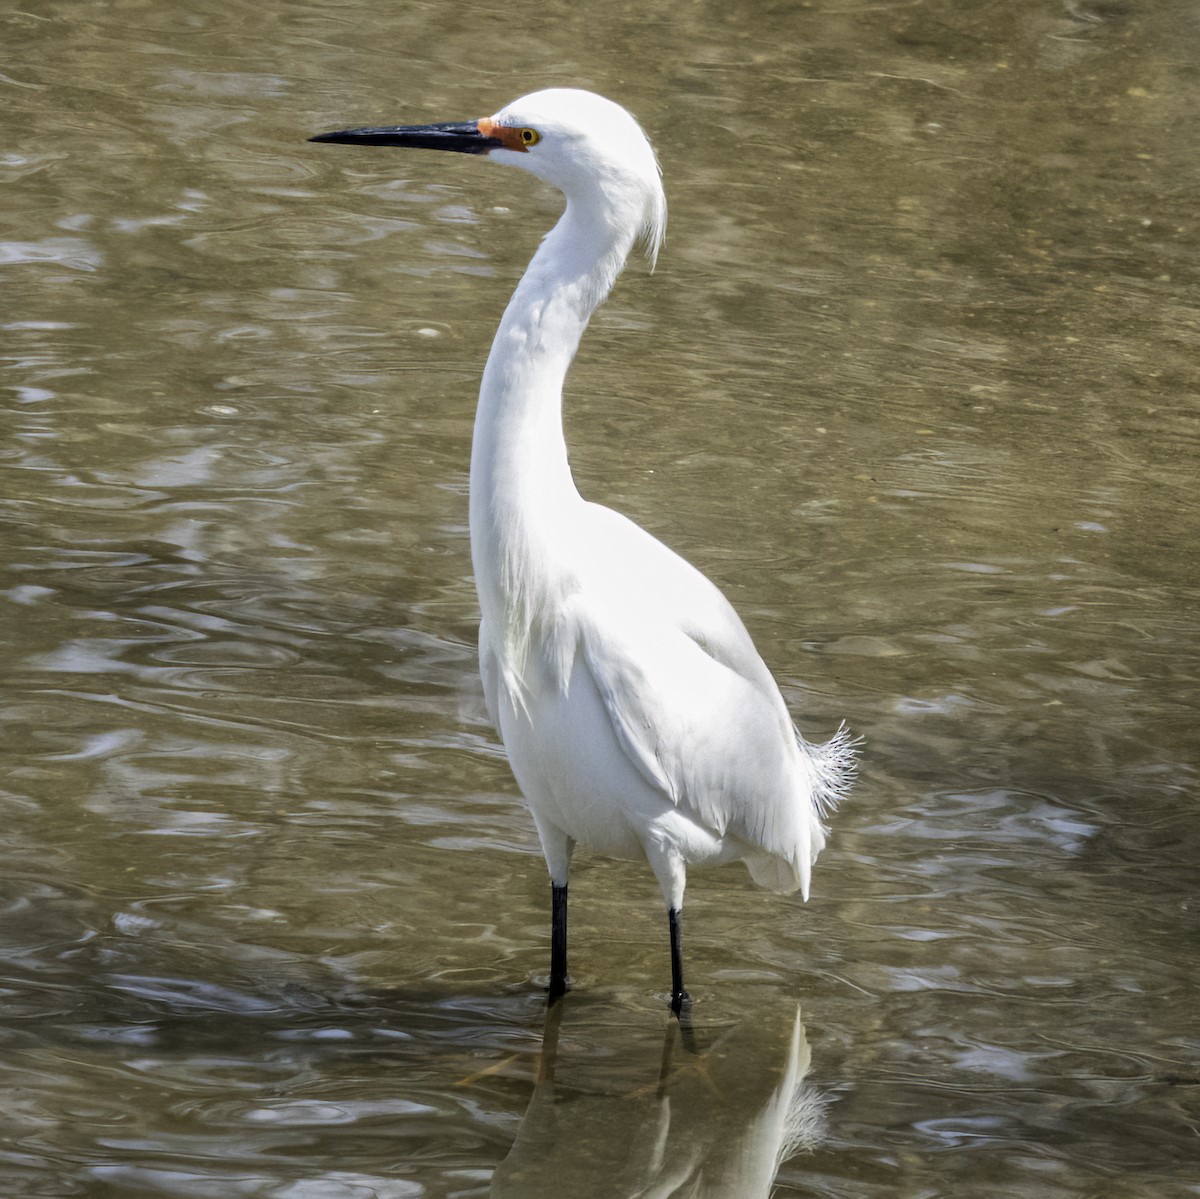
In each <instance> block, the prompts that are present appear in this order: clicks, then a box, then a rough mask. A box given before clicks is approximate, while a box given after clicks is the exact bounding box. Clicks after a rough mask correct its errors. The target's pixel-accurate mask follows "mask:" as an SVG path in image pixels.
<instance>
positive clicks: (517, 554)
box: [471, 200, 632, 674]
mask: <svg viewBox="0 0 1200 1199" xmlns="http://www.w3.org/2000/svg"><path fill="white" fill-rule="evenodd" d="M605 216H606V214H605V213H603V212H602V211H598V210H597V209H595V208H592V209H591V210H589V207H588V206H586V205H583V204H579V203H577V202H576V201H574V200H571V201H569V202H568V204H567V209H566V211H565V212H564V213H563V215H562V218H561V219H560V220H559V222H558V224H557V225H555V227H554V228H553V229H552V230H551V232H550V233H549V235H548V236H547V237H546V239H545V240H544V241H543V242H542V245H541V247H540V248H539V249H538V252H537V253H536V254H535V255H534V257H533V261H532V262H531V263H530V264H529V268H528V270H527V271H526V272H525V275H524V277H523V278H522V280H521V282H520V284H519V285H518V286H517V290H516V291H515V292H514V293H513V297H512V299H511V300H510V301H509V304H508V307H507V309H506V310H505V312H504V317H503V319H502V320H501V322H500V328H499V330H498V331H497V333H496V338H495V341H494V342H493V343H492V350H491V354H490V355H489V356H488V361H487V367H486V368H485V370H484V373H483V383H482V385H481V387H480V392H479V409H478V412H477V414H476V417H475V436H474V442H473V446H472V451H471V558H472V562H473V564H474V568H475V581H476V586H477V587H478V590H479V603H480V606H481V608H482V611H483V617H484V619H485V621H486V622H487V624H488V626H489V628H490V629H491V633H492V638H493V642H494V644H495V645H496V647H497V649H498V651H499V652H500V654H501V657H502V658H505V659H507V667H506V668H507V669H512V670H515V671H516V672H517V673H518V674H520V673H521V672H522V660H523V658H524V653H525V648H526V646H527V644H528V634H529V631H530V629H531V628H532V627H533V626H534V625H535V624H536V623H537V622H538V620H539V619H540V618H541V617H542V616H543V615H544V614H545V613H547V612H551V611H554V610H557V605H556V604H555V603H554V600H555V599H556V598H558V597H563V596H565V595H566V594H568V593H569V592H570V591H571V590H572V589H573V586H574V580H573V578H572V577H571V567H570V563H571V562H572V560H573V554H572V547H573V544H574V542H573V530H574V529H575V528H576V527H577V522H578V517H579V512H580V509H581V507H582V505H583V502H584V501H583V500H582V499H581V498H580V495H579V492H578V491H577V490H576V489H575V482H574V480H573V479H572V477H571V469H570V466H569V465H568V463H567V447H566V442H565V441H564V439H563V429H562V386H563V380H564V378H565V377H566V373H567V368H568V367H569V366H570V364H571V360H572V359H573V358H574V356H575V351H576V348H577V347H578V345H579V338H580V336H581V335H582V333H583V331H584V329H585V328H586V327H587V323H588V319H589V318H590V317H591V315H592V313H593V312H594V311H595V309H596V307H597V305H598V304H600V302H601V301H602V300H603V299H604V297H605V296H606V295H607V294H608V292H609V290H610V289H611V288H612V285H613V283H614V281H615V280H616V277H617V275H618V274H619V273H620V270H621V267H622V266H623V265H624V263H625V259H626V257H627V256H628V253H629V249H630V245H631V243H632V233H631V232H629V231H628V229H629V226H628V225H624V223H623V222H622V223H617V222H614V221H612V220H611V219H608V220H606V219H605ZM622 225H624V227H622Z"/></svg>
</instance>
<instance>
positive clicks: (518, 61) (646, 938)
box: [0, 0, 1200, 1199]
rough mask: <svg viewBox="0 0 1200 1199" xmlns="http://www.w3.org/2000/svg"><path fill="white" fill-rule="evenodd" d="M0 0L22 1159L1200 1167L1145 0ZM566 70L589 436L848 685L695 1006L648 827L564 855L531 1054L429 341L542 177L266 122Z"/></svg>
mask: <svg viewBox="0 0 1200 1199" xmlns="http://www.w3.org/2000/svg"><path fill="white" fill-rule="evenodd" d="M377 7H384V8H386V7H387V6H377ZM0 31H2V35H3V39H4V43H5V45H6V46H7V47H8V49H9V55H8V64H9V65H8V66H7V67H6V68H5V69H4V77H3V79H2V80H0V86H2V87H3V89H4V100H5V111H6V112H7V113H8V120H7V122H6V128H7V129H8V134H9V135H8V137H7V139H6V143H5V146H4V149H3V152H2V154H0V180H2V182H3V195H4V203H3V205H2V206H0V264H3V266H4V274H5V288H4V295H5V300H6V302H5V305H4V310H3V314H2V316H0V330H2V336H0V368H2V373H0V387H2V388H3V412H4V420H5V428H6V433H5V436H4V439H3V442H2V443H0V454H2V455H3V458H2V466H3V480H4V481H3V490H2V492H0V495H2V502H0V503H2V506H0V520H2V522H3V523H0V548H2V550H3V553H2V554H0V560H2V566H3V572H4V574H3V578H2V579H0V610H2V612H3V615H2V616H0V720H2V721H3V741H2V742H0V746H2V749H3V752H4V758H5V760H4V773H3V779H2V781H0V797H2V799H0V802H2V805H3V806H2V809H0V810H2V813H3V816H2V823H0V858H2V867H0V899H2V910H3V913H4V918H3V920H2V921H0V988H2V991H0V993H2V995H3V1002H2V1006H0V1043H2V1045H3V1052H2V1053H0V1087H2V1093H3V1094H4V1095H5V1096H6V1099H5V1102H4V1103H3V1104H2V1105H0V1127H3V1130H4V1131H3V1136H2V1137H0V1193H3V1194H5V1195H8V1194H11V1195H14V1196H17V1195H20V1196H44V1197H49V1196H100V1197H104V1196H128V1195H161V1196H204V1197H207V1196H213V1197H220V1199H224V1197H226V1196H232V1195H247V1196H265V1197H272V1199H366V1197H371V1196H374V1197H378V1199H409V1197H410V1196H464V1197H466V1196H486V1195H489V1194H490V1195H504V1196H508V1195H527V1196H533V1197H536V1196H539V1195H542V1194H549V1193H556V1192H555V1188H556V1187H559V1188H561V1186H562V1184H563V1183H564V1181H569V1183H570V1189H571V1190H572V1191H573V1192H574V1193H576V1194H589V1193H594V1194H596V1195H606V1196H611V1195H614V1194H635V1193H641V1192H640V1191H638V1190H637V1188H638V1187H646V1186H649V1185H651V1180H654V1185H657V1186H658V1187H659V1188H660V1190H659V1191H658V1192H655V1193H662V1194H689V1195H690V1194H706V1195H709V1194H711V1195H713V1196H728V1197H730V1199H732V1197H734V1196H736V1197H738V1199H741V1197H742V1196H746V1195H753V1194H764V1195H765V1194H766V1193H768V1188H769V1186H770V1177H771V1175H773V1174H774V1175H776V1180H775V1184H774V1191H773V1192H772V1193H774V1194H776V1195H779V1196H813V1197H816V1196H821V1197H827V1196H855V1197H858V1196H875V1195H879V1196H884V1195H886V1196H888V1197H889V1199H891V1197H893V1196H904V1197H910V1196H911V1197H917V1196H933V1195H943V1194H967V1195H987V1196H1005V1197H1008V1196H1029V1197H1037V1199H1042V1197H1047V1199H1060V1197H1062V1199H1066V1197H1072V1199H1075V1197H1078V1199H1084V1197H1088V1199H1091V1197H1098V1196H1103V1197H1105V1199H1107V1197H1110V1196H1112V1197H1118V1199H1135V1197H1136V1199H1141V1197H1143V1196H1144V1197H1147V1199H1149V1197H1154V1199H1158V1197H1161V1196H1167V1197H1171V1196H1176V1195H1186V1194H1196V1193H1200V1165H1198V1164H1197V1163H1198V1162H1200V1140H1198V1138H1197V1129H1198V1128H1200V1061H1198V1060H1197V1058H1198V1052H1197V1034H1198V1031H1200V1030H1198V1027H1197V1024H1198V1020H1197V1016H1196V1010H1197V1005H1196V997H1195V994H1196V983H1197V969H1196V961H1197V957H1196V953H1197V916H1196V903H1197V901H1196V893H1197V886H1196V879H1197V860H1198V856H1200V836H1198V834H1197V831H1196V829H1197V827H1198V826H1197V822H1196V820H1195V805H1196V800H1195V790H1196V773H1197V769H1196V767H1197V744H1198V741H1200V737H1198V735H1197V718H1196V713H1197V701H1198V699H1200V650H1198V649H1197V641H1196V626H1197V610H1198V607H1200V571H1198V570H1197V566H1198V554H1197V550H1196V546H1197V544H1198V543H1200V516H1198V515H1197V507H1196V503H1195V491H1196V483H1195V478H1196V465H1195V464H1196V451H1197V448H1198V447H1200V407H1198V405H1197V400H1196V394H1197V383H1198V381H1200V367H1198V366H1197V361H1198V352H1200V301H1198V300H1197V295H1198V294H1200V293H1198V292H1197V284H1198V282H1200V225H1198V224H1197V220H1196V212H1195V195H1196V186H1197V182H1198V178H1197V175H1198V170H1197V166H1196V163H1197V162H1198V161H1200V133H1198V132H1197V126H1196V123H1195V120H1194V114H1195V112H1196V110H1197V105H1198V103H1200V82H1198V80H1197V75H1196V72H1195V68H1194V63H1195V61H1196V58H1197V53H1200V18H1198V17H1197V16H1196V13H1195V11H1194V10H1193V8H1192V7H1191V6H1190V5H1185V4H1182V3H1179V2H1177V0H1163V2H1162V3H1160V4H1158V5H1156V6H1153V10H1152V11H1146V10H1145V9H1143V7H1141V6H1134V5H1129V4H1124V3H1121V2H1119V0H1098V2H1096V3H1091V4H1087V5H1079V4H1074V3H1061V2H1052V0H1036V2H1035V0H1015V2H1013V3H1010V4H1008V5H1004V6H999V5H985V4H979V3H961V2H960V3H951V2H950V0H940V2H937V0H929V2H925V3H922V2H908V3H897V4H887V3H885V4H880V5H860V4H848V3H834V2H826V0H817V2H816V3H812V4H802V5H774V4H766V3H759V4H754V5H744V6H740V7H730V6H728V5H716V4H699V3H698V4H690V5H688V4H685V5H682V6H680V5H679V4H672V5H666V4H657V5H656V4H650V5H646V4H641V5H638V6H636V7H631V6H622V5H617V4H609V5H598V4H597V5H573V6H567V5H555V4H551V5H546V4H544V3H543V4H540V5H528V4H523V3H521V2H520V0H518V2H517V3H516V4H515V5H514V4H510V5H509V6H507V7H506V9H505V10H504V11H503V12H497V11H496V10H495V9H485V8H478V7H474V6H467V5H436V6H422V7H418V6H395V10H394V11H392V10H389V11H384V12H380V11H372V12H368V11H366V10H364V9H362V8H360V7H354V6H346V5H344V4H339V3H333V2H332V0H326V2H320V3H282V4H276V5H271V6H264V5H253V6H252V5H250V4H247V3H245V2H244V0H220V2H218V3H214V4H210V5H206V6H204V7H203V11H192V10H190V9H188V8H180V7H179V6H173V5H167V4H164V3H161V0H142V2H139V0H128V2H126V3H123V4H121V5H119V6H81V5H78V4H70V5H68V4H63V3H40V2H34V3H25V4H22V5H21V6H20V7H19V8H18V9H16V10H10V12H9V13H8V14H7V15H5V16H4V17H3V18H0ZM547 84H576V85H582V86H588V87H592V88H595V89H596V90H599V91H603V92H605V93H607V94H610V95H612V96H614V97H615V98H617V99H619V100H621V101H622V102H624V103H626V104H627V105H628V106H629V107H630V108H631V109H632V110H633V111H635V112H636V113H637V114H638V116H639V117H640V119H641V120H642V121H643V123H644V124H645V126H646V127H647V129H648V130H649V132H650V134H651V136H652V138H653V139H654V141H655V143H656V145H657V147H658V149H659V152H660V157H661V159H662V163H663V167H664V172H665V178H666V183H667V189H668V196H669V199H670V202H671V205H672V211H671V224H670V230H669V235H668V241H667V245H666V248H665V250H664V252H663V255H662V257H661V259H660V263H659V268H658V270H657V272H656V273H655V274H654V275H653V276H651V275H649V274H648V273H647V272H646V270H645V268H644V266H642V265H641V264H635V265H633V266H631V268H630V271H629V272H628V274H627V276H626V277H625V278H624V279H623V280H622V282H621V284H620V286H619V287H618V290H617V293H616V295H615V296H614V298H613V300H612V302H611V303H610V304H609V306H608V307H607V308H605V309H604V310H603V311H602V312H601V313H600V314H599V316H598V317H597V318H596V320H595V321H594V322H593V326H592V328H591V330H590V331H589V334H588V336H587V338H586V339H585V343H584V347H583V350H582V353H581V358H580V361H579V362H578V364H577V366H576V369H575V371H574V373H573V375H572V379H571V382H570V389H569V390H570V394H569V397H568V425H569V430H568V431H569V437H570V440H571V443H572V453H573V462H574V465H575V469H576V473H577V476H578V479H579V481H580V486H581V489H582V490H583V491H584V492H585V494H587V495H588V496H590V497H591V498H595V499H598V500H602V501H604V502H606V503H608V504H610V505H612V506H614V507H617V508H620V509H621V510H623V511H625V512H627V513H629V514H630V515H631V516H632V517H634V518H635V519H637V520H638V521H639V522H641V523H642V524H644V525H645V526H646V527H648V528H649V529H651V530H652V531H654V532H655V533H656V534H658V535H659V536H661V537H662V538H663V539H664V540H666V541H668V542H669V543H670V544H672V545H674V546H675V547H676V548H678V549H680V550H681V551H683V552H684V553H685V554H686V555H687V556H688V557H690V558H691V559H692V560H693V561H694V562H696V563H697V564H698V565H700V566H701V567H702V568H703V569H704V570H705V571H706V572H707V573H709V574H710V575H711V576H712V577H713V578H714V579H716V580H717V581H718V582H719V583H720V584H721V586H722V587H723V588H725V590H726V591H727V593H728V594H729V595H730V597H731V598H732V599H733V600H734V602H735V603H736V605H737V606H738V608H739V609H740V611H741V612H742V614H743V615H744V617H745V618H746V621H747V623H748V625H749V627H750V629H751V631H752V632H753V634H754V636H755V638H756V640H757V642H758V644H759V646H760V648H761V650H762V651H763V654H764V657H765V658H766V659H767V661H768V662H769V663H770V664H771V665H772V667H773V669H774V670H775V671H776V673H777V676H778V678H779V679H780V682H781V684H782V685H783V687H784V690H785V693H786V694H787V696H788V698H789V700H790V701H791V702H792V704H793V706H794V708H795V711H796V714H797V717H798V719H799V721H800V723H801V726H802V728H804V730H805V731H806V733H808V734H809V735H810V736H812V737H823V736H825V735H828V734H829V733H830V732H832V731H833V730H834V729H835V728H836V727H837V725H838V723H839V722H840V721H841V720H843V719H845V720H846V722H847V723H848V724H849V725H850V726H851V727H852V728H853V729H854V730H855V731H856V732H857V733H859V734H861V735H862V736H863V737H864V739H865V744H864V747H863V771H862V776H861V779H860V782H859V785H858V787H857V789H856V790H855V792H854V794H853V796H852V797H851V799H850V800H849V801H848V802H847V803H846V804H845V805H844V807H843V809H842V811H840V812H839V813H838V814H837V816H836V818H835V820H834V822H833V836H832V839H831V843H830V847H829V849H828V851H827V852H826V854H825V855H824V856H823V857H822V859H821V862H820V864H819V866H818V870H817V875H816V879H815V883H814V897H813V899H812V900H811V901H810V903H809V904H808V905H807V906H805V905H802V904H800V902H799V901H798V900H795V899H789V898H783V899H781V898H779V897H774V896H770V895H766V894H763V893H761V892H758V891H755V890H753V889H752V887H751V885H750V884H749V881H748V879H747V878H746V876H745V874H744V872H743V871H741V870H740V869H739V868H729V869H727V870H724V871H721V872H717V873H713V874H709V875H697V876H695V877H694V878H693V879H692V880H691V882H690V886H689V903H688V950H689V967H690V979H689V981H690V984H691V989H692V992H693V994H694V995H695V997H696V1009H695V1024H696V1027H695V1043H694V1044H691V1045H689V1044H684V1043H683V1042H682V1041H678V1040H672V1039H671V1038H672V1037H675V1036H676V1032H675V1030H673V1029H672V1028H671V1026H670V1024H669V1022H668V1020H667V1019H666V1016H665V997H664V991H665V989H666V986H667V963H666V935H665V934H666V930H665V927H664V926H665V921H664V919H663V916H662V913H661V911H660V901H659V897H658V893H657V887H656V885H655V884H654V882H653V879H652V877H651V876H650V874H649V871H648V870H647V869H645V868H640V867H636V866H633V865H630V864H618V863H610V862H606V861H603V860H600V859H597V858H594V857H591V856H588V855H586V854H581V855H580V856H579V857H578V858H577V865H576V868H575V870H574V872H573V875H572V898H573V912H572V920H573V930H572V936H573V961H572V966H573V972H574V974H575V978H576V984H577V989H576V991H574V992H573V993H572V994H571V995H569V996H568V998H567V1000H566V1002H565V1004H564V1006H563V1008H562V1011H561V1027H559V1028H557V1029H551V1030H550V1036H549V1042H548V1044H547V1049H549V1048H553V1049H554V1052H553V1053H550V1052H543V1033H544V1029H543V1021H544V1015H545V1013H544V1009H543V1004H542V1001H541V997H540V994H539V988H540V987H541V986H542V985H544V981H545V970H546V967H547V958H548V911H547V909H548V895H547V894H546V891H547V890H548V888H547V887H546V880H545V870H544V867H543V865H542V863H541V859H540V856H539V853H538V849H537V843H536V838H535V836H534V833H533V830H532V826H531V824H530V822H529V820H528V818H527V816H526V815H525V813H524V811H523V809H522V808H521V806H520V803H519V800H518V798H517V795H516V793H515V790H514V787H513V784H512V782H511V779H510V777H509V775H508V772H507V767H506V766H505V763H504V760H503V756H502V754H501V752H500V750H499V747H498V745H497V743H496V738H495V736H494V734H493V732H492V731H491V729H490V728H489V727H488V724H487V719H486V715H485V713H484V711H483V704H482V699H481V696H480V693H479V685H478V681H477V675H476V666H475V660H474V625H475V601H474V593H473V584H472V581H471V577H470V565H469V557H468V548H467V538H466V471H467V456H468V448H469V438H470V427H471V419H472V415H473V398H474V391H475V387H476V384H477V379H478V375H479V371H480V369H481V367H482V363H483V359H484V356H485V354H486V349H487V344H488V340H489V338H490V336H491V332H492V330H493V328H494V326H495V323H496V320H497V319H498V315H499V312H500V310H501V308H502V306H503V304H504V301H505V299H506V297H507V294H508V292H509V291H510V289H511V288H512V286H513V284H514V283H515V281H516V279H517V277H518V276H519V273H520V271H521V269H522V267H523V264H524V262H525V261H526V260H527V258H528V256H529V255H530V253H531V252H532V250H533V248H534V246H535V245H536V243H537V240H538V237H539V236H540V234H541V232H542V231H543V230H544V229H545V227H546V226H547V225H548V223H549V222H550V221H551V220H552V219H553V216H554V213H555V202H554V198H553V197H552V196H551V195H549V194H548V193H546V192H545V191H543V190H541V189H540V187H539V185H537V184H536V183H535V182H534V181H532V180H530V179H528V178H526V177H524V176H521V175H519V174H518V173H516V172H503V171H500V170H497V169H495V168H494V167H492V166H490V165H488V164H481V163H479V162H472V161H465V160H464V161H461V162H460V161H457V160H455V161H446V160H445V159H444V158H443V157H439V156H431V155H419V154H418V155H402V154H400V153H396V154H388V153H387V152H384V151H377V152H375V153H373V154H372V153H368V152H366V151H357V150H352V149H349V148H345V147H317V146H310V145H308V144H307V143H306V142H305V141H304V140H303V139H304V138H305V137H306V136H307V135H308V134H309V133H312V132H316V131H319V130H322V129H328V128H335V127H339V126H344V125H348V124H360V123H367V122H370V121H375V120H381V121H382V120H426V119H429V120H432V119H455V118H463V117H468V116H475V115H480V114H483V113H486V112H490V111H493V110H494V109H495V108H497V107H498V106H499V105H500V104H501V103H503V102H504V101H506V100H507V99H509V98H511V97H513V96H515V95H518V94H520V93H521V92H523V91H526V90H530V89H531V88H533V87H537V86H543V85H547ZM797 1012H799V1013H800V1016H799V1023H798V1022H797ZM789 1111H790V1112H791V1116H792V1123H793V1125H795V1126H796V1127H795V1128H794V1129H793V1131H794V1132H795V1133H796V1136H795V1137H794V1138H793V1143H792V1145H791V1150H794V1152H792V1151H791V1150H789V1148H788V1138H787V1137H786V1136H785V1135H784V1132H783V1131H782V1130H783V1128H784V1126H785V1122H784V1120H783V1116H784V1115H785V1114H786V1113H787V1112H789ZM779 1157H783V1158H784V1159H785V1160H783V1161H782V1162H781V1163H779V1164H777V1161H776V1159H777V1158H779ZM589 1180H590V1182H589ZM589 1185H590V1186H591V1188H592V1189H591V1190H590V1191H589V1190H588V1189H587V1188H588V1186H589ZM688 1187H693V1190H688V1189H687V1188H688Z"/></svg>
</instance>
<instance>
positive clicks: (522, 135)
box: [479, 87, 667, 263]
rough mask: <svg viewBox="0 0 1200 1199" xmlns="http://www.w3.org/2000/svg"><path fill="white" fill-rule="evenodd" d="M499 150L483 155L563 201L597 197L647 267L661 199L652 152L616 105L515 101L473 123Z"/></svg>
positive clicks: (569, 93) (586, 98) (577, 96)
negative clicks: (616, 215) (619, 218)
mask: <svg viewBox="0 0 1200 1199" xmlns="http://www.w3.org/2000/svg"><path fill="white" fill-rule="evenodd" d="M479 125H480V128H481V130H482V131H483V133H484V134H485V135H486V136H492V137H495V138H496V139H497V140H498V141H500V143H501V144H500V146H498V147H497V148H495V149H493V150H491V151H490V153H489V157H490V158H493V159H496V160H497V161H499V162H504V163H508V164H511V165H512V166H516V167H521V168H522V169H524V170H526V171H529V172H530V173H531V174H534V175H537V177H538V178H539V179H544V180H545V181H546V182H547V183H550V184H553V185H554V186H555V187H557V188H558V189H559V191H561V192H563V194H564V195H566V197H567V198H568V200H574V201H576V202H578V203H580V204H585V205H586V204H589V203H590V202H591V201H592V200H593V199H594V198H595V197H596V196H598V195H599V196H603V197H604V198H605V199H606V201H607V202H608V203H609V204H610V205H611V206H614V207H616V208H618V209H619V210H622V211H624V212H627V213H630V214H632V217H633V220H634V221H635V223H636V228H637V233H638V236H639V238H640V240H641V241H642V244H643V245H644V246H645V247H646V253H647V255H648V257H649V258H650V261H651V263H653V262H654V259H655V258H656V257H657V255H658V250H659V246H660V245H661V244H662V239H663V234H664V233H665V231H666V224H667V198H666V196H665V195H664V193H663V188H662V177H661V172H660V171H659V168H658V160H657V159H656V158H655V157H654V150H653V149H652V147H651V145H650V142H649V141H648V140H647V138H646V135H645V133H643V132H642V129H641V126H640V125H638V123H637V121H635V120H634V119H633V117H632V116H630V114H629V113H628V112H626V111H625V109H623V108H622V107H621V106H620V105H619V104H614V103H613V102H612V101H611V100H606V99H605V98H604V97H603V96H597V95H596V94H595V93H594V92H585V91H581V90H579V89H578V88H567V87H555V88H547V89H546V90H545V91H540V92H533V93H531V94H530V95H528V96H522V97H521V99H519V100H514V101H513V102H512V103H511V104H506V105H505V106H504V107H503V108H502V109H500V111H499V112H498V113H496V115H495V116H493V117H490V118H487V119H485V120H483V121H480V122H479Z"/></svg>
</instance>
